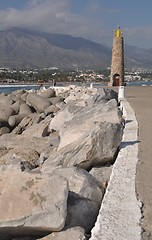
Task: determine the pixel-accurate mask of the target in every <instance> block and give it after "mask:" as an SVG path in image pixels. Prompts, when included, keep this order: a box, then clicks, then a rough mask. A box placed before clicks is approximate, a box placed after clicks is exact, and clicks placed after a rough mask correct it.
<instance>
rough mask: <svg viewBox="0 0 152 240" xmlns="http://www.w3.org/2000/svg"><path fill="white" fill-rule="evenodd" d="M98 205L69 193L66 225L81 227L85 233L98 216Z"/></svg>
mask: <svg viewBox="0 0 152 240" xmlns="http://www.w3.org/2000/svg"><path fill="white" fill-rule="evenodd" d="M98 212H99V206H98V205H97V204H96V203H95V202H93V201H91V200H89V199H87V198H82V197H80V196H79V195H76V194H74V193H69V197H68V205H67V218H66V227H68V228H71V227H76V226H79V227H82V228H84V229H85V232H86V233H89V232H90V230H91V229H92V228H93V226H94V224H95V221H96V218H97V216H98Z"/></svg>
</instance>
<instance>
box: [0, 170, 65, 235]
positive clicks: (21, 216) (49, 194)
mask: <svg viewBox="0 0 152 240" xmlns="http://www.w3.org/2000/svg"><path fill="white" fill-rule="evenodd" d="M68 191H69V189H68V184H67V181H66V179H65V178H62V177H59V176H49V175H47V174H43V175H42V174H29V173H25V172H22V173H21V172H19V171H18V170H15V169H14V170H13V171H12V170H11V169H10V171H9V170H7V171H1V174H0V192H1V197H0V206H1V207H0V239H1V236H2V237H3V236H8V237H9V235H11V236H13V235H14V236H20V237H21V236H22V237H24V236H43V235H46V234H49V233H51V232H52V231H60V230H62V229H63V228H64V226H65V221H66V215H67V197H68Z"/></svg>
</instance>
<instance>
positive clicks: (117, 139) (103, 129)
mask: <svg viewBox="0 0 152 240" xmlns="http://www.w3.org/2000/svg"><path fill="white" fill-rule="evenodd" d="M122 135H123V126H122V125H121V124H119V123H116V124H114V123H101V124H99V125H98V124H97V126H95V127H94V128H92V129H91V130H90V131H89V132H87V133H86V134H84V135H83V136H82V137H81V138H79V139H78V140H77V141H75V142H73V143H71V144H69V145H66V146H65V147H63V148H61V149H60V150H58V151H57V152H54V153H52V154H51V155H50V156H49V158H48V159H47V161H45V163H44V165H43V171H47V170H45V169H48V168H50V167H56V166H60V165H62V166H68V167H70V166H79V167H81V168H84V169H90V168H91V167H94V166H99V165H100V166H102V165H105V164H107V163H109V162H113V161H114V159H115V155H116V153H117V151H118V147H119V145H120V143H121V139H122Z"/></svg>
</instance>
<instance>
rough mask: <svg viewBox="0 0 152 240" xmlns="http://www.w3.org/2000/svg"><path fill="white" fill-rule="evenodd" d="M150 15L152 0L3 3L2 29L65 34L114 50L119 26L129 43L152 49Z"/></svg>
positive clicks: (0, 13) (0, 2) (12, 0)
mask: <svg viewBox="0 0 152 240" xmlns="http://www.w3.org/2000/svg"><path fill="white" fill-rule="evenodd" d="M151 12H152V0H146V1H145V0H0V29H1V30H3V29H5V28H9V27H22V28H30V29H36V30H40V31H46V32H56V33H65V34H70V35H72V36H78V37H84V38H86V39H90V40H93V41H95V42H98V43H103V44H107V45H109V46H110V47H111V46H112V38H113V30H115V29H116V28H117V26H118V25H120V26H121V28H123V30H124V40H125V43H126V44H128V45H134V46H138V47H143V48H152V13H151Z"/></svg>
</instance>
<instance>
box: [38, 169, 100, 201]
mask: <svg viewBox="0 0 152 240" xmlns="http://www.w3.org/2000/svg"><path fill="white" fill-rule="evenodd" d="M44 170H45V172H47V173H50V174H53V173H54V174H55V175H59V176H62V177H64V178H66V179H67V181H68V184H69V190H70V191H71V192H73V193H76V194H78V195H79V196H81V197H84V198H87V199H89V200H91V201H94V202H96V203H97V205H100V204H101V200H102V198H103V193H104V191H103V189H102V188H101V187H99V184H98V181H97V180H96V179H95V178H94V177H93V176H92V175H91V174H90V173H88V172H87V171H86V170H84V169H81V168H78V167H68V168H67V167H57V168H48V169H44ZM41 171H43V167H42V170H41Z"/></svg>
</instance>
